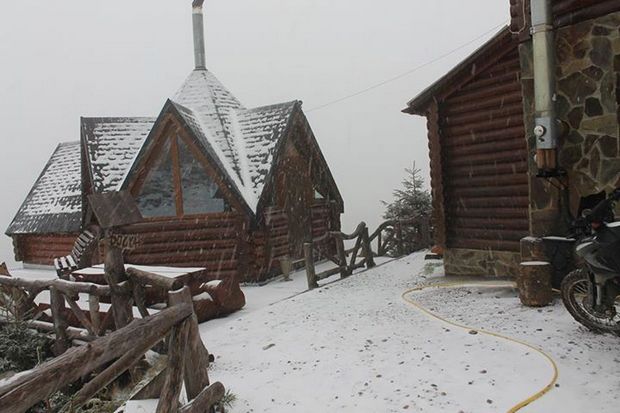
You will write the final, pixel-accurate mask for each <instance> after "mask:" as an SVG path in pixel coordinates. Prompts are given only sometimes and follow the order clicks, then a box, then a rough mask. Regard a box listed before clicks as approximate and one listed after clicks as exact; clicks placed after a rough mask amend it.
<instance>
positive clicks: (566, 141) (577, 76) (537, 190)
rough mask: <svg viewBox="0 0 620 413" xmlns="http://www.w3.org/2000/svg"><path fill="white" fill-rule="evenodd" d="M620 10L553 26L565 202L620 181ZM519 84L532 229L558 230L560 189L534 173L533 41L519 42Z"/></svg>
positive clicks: (573, 203) (562, 210)
mask: <svg viewBox="0 0 620 413" xmlns="http://www.w3.org/2000/svg"><path fill="white" fill-rule="evenodd" d="M619 27H620V13H614V14H610V15H607V16H604V17H600V18H597V19H593V20H588V21H585V22H582V23H578V24H576V25H573V26H568V27H564V28H561V29H559V30H558V31H557V32H556V74H557V85H556V89H557V96H556V98H557V112H558V117H559V119H561V120H562V121H564V122H566V124H567V125H568V126H569V132H568V135H567V136H565V137H564V138H562V139H561V140H560V146H559V151H558V159H559V164H560V167H562V168H564V169H565V170H566V171H567V173H568V185H569V191H568V194H569V200H568V203H569V207H570V210H571V211H572V212H573V213H575V212H576V209H577V205H578V203H579V198H580V197H581V196H584V195H588V194H591V193H594V192H599V191H602V190H605V191H609V190H611V189H612V188H614V187H616V186H618V185H620V148H619V146H620V145H619V143H618V139H619V128H618V119H619V105H618V93H617V88H618V87H619V85H620V83H619V81H618V76H619V75H620V31H619ZM519 54H520V57H521V70H522V77H521V84H522V88H523V96H524V102H523V104H524V110H525V120H524V121H525V128H526V131H527V133H528V137H527V139H528V149H529V152H530V155H531V156H530V159H529V170H530V172H529V175H530V232H531V234H532V235H534V236H545V235H550V234H554V235H561V234H562V233H563V232H565V231H566V225H565V224H566V223H565V218H566V216H567V212H568V209H567V208H566V205H562V202H561V197H560V193H559V191H558V190H557V189H556V188H554V186H552V185H550V184H549V183H548V182H546V181H545V180H543V179H540V178H536V172H537V170H536V164H535V161H534V154H535V153H536V142H535V140H534V137H533V134H532V132H531V131H532V130H533V127H534V83H533V67H532V42H531V41H527V42H525V43H522V44H521V46H520V48H519Z"/></svg>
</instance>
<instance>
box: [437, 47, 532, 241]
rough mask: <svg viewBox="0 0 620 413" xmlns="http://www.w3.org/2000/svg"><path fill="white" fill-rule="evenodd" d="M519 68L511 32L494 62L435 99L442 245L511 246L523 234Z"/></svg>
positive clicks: (523, 152)
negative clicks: (439, 99) (440, 98)
mask: <svg viewBox="0 0 620 413" xmlns="http://www.w3.org/2000/svg"><path fill="white" fill-rule="evenodd" d="M519 73H520V64H519V54H518V42H517V41H516V40H515V41H513V42H512V43H509V44H508V45H507V46H506V48H505V49H504V51H503V52H502V55H501V57H500V58H499V59H498V60H497V61H496V62H495V63H494V64H492V65H491V66H489V67H487V68H486V69H484V70H482V71H481V72H479V73H477V74H476V75H475V76H474V77H472V78H471V79H470V80H468V81H467V83H465V84H464V85H462V86H461V87H460V88H459V89H458V90H456V91H455V92H453V93H452V94H451V95H449V96H447V97H446V98H445V99H444V100H443V101H442V102H440V104H439V116H438V120H439V136H440V144H438V145H440V148H441V149H440V151H441V164H440V166H441V169H442V177H441V181H442V182H441V183H442V187H443V188H442V196H443V198H444V200H443V208H444V220H445V236H446V246H447V247H448V248H466V249H480V250H485V249H493V250H500V251H514V252H518V251H519V248H520V244H519V240H520V239H521V238H523V237H525V236H527V235H528V230H529V224H528V175H527V142H526V139H525V128H524V121H523V105H522V93H521V83H520V75H519ZM431 143H432V142H431ZM437 149H438V148H431V150H437Z"/></svg>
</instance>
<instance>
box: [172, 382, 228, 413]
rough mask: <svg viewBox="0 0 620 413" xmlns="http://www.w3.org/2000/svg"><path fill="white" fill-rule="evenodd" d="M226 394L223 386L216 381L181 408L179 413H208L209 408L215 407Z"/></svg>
mask: <svg viewBox="0 0 620 413" xmlns="http://www.w3.org/2000/svg"><path fill="white" fill-rule="evenodd" d="M225 393H226V389H225V388H224V385H223V384H222V383H220V382H219V381H216V382H215V383H213V384H212V385H210V386H209V387H207V388H206V389H204V390H203V391H202V392H200V394H199V395H198V396H197V397H196V398H195V399H194V400H192V401H191V402H190V403H189V404H186V405H185V406H183V407H181V408H180V409H179V413H204V412H210V411H211V408H213V406H215V405H216V404H217V403H218V402H219V401H220V400H222V398H223V397H224V394H225Z"/></svg>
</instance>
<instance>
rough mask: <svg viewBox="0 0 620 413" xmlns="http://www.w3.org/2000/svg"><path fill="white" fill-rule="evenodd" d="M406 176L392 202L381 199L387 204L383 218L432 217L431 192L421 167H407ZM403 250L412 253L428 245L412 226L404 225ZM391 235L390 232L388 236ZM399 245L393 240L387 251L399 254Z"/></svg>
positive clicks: (393, 254) (394, 193) (390, 253)
mask: <svg viewBox="0 0 620 413" xmlns="http://www.w3.org/2000/svg"><path fill="white" fill-rule="evenodd" d="M405 172H406V174H407V175H406V177H405V179H403V181H402V189H395V190H394V192H393V195H394V200H393V201H392V202H385V201H381V202H382V203H383V205H385V207H386V208H385V213H384V214H383V218H384V219H386V220H407V219H411V218H416V217H422V218H425V219H430V216H431V211H432V203H431V194H430V192H429V191H428V190H426V189H424V179H423V178H422V177H421V171H420V169H418V168H416V167H415V164H414V165H413V168H407V169H405ZM402 232H403V245H402V247H403V250H404V251H403V252H404V253H406V254H410V253H412V252H414V251H417V250H419V249H422V248H426V247H428V245H419V243H418V242H416V240H417V238H418V237H417V233H416V230H415V229H414V228H412V227H410V226H407V225H405V226H403V228H402ZM389 236H390V234H389V232H388V237H389ZM397 247H398V245H397V244H396V242H391V243H390V244H389V245H388V248H387V251H388V254H389V255H392V256H396V255H398V252H397V251H398V248H397Z"/></svg>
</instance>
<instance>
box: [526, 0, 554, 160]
mask: <svg viewBox="0 0 620 413" xmlns="http://www.w3.org/2000/svg"><path fill="white" fill-rule="evenodd" d="M531 17H532V28H531V34H532V43H533V50H534V95H535V112H536V113H535V126H534V136H536V149H537V151H536V163H537V164H538V169H539V170H541V171H542V170H545V171H552V170H555V169H557V160H556V148H557V146H558V134H559V129H560V128H559V125H558V122H557V116H556V111H555V49H554V48H555V45H554V32H553V12H552V10H551V0H531Z"/></svg>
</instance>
